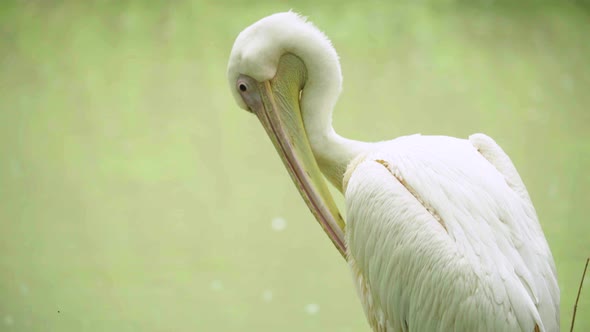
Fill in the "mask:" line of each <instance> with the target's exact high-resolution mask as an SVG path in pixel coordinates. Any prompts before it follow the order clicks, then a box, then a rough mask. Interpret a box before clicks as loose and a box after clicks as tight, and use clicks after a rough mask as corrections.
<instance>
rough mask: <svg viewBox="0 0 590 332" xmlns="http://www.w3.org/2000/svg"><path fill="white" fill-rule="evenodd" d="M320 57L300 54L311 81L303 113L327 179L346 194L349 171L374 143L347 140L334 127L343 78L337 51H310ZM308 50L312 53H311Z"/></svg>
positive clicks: (307, 131)
mask: <svg viewBox="0 0 590 332" xmlns="http://www.w3.org/2000/svg"><path fill="white" fill-rule="evenodd" d="M309 49H315V50H316V51H318V54H305V53H306V52H304V53H303V54H297V55H298V56H299V57H300V58H301V59H302V60H303V62H304V63H305V65H306V67H307V81H306V83H305V87H304V89H303V91H302V93H301V101H300V103H301V112H302V117H303V123H304V125H305V131H306V133H307V137H308V139H309V142H310V145H311V148H312V151H313V153H314V156H315V158H316V160H317V162H318V165H319V166H320V169H321V170H322V172H323V173H324V175H325V176H326V178H327V179H328V180H329V181H330V182H331V183H332V184H333V185H334V186H335V187H336V188H338V190H340V191H342V190H343V189H342V178H343V176H344V172H345V171H346V167H347V166H348V164H349V163H350V162H351V161H352V159H354V158H355V157H356V156H357V155H359V154H360V153H362V152H363V151H366V150H367V149H368V148H369V147H370V143H364V142H359V141H354V140H350V139H346V138H344V137H342V136H340V135H338V134H337V133H336V132H335V131H334V128H333V127H332V111H333V109H334V107H335V105H336V102H337V100H338V97H339V95H340V91H341V83H342V74H341V71H340V63H339V61H338V56H337V55H336V52H335V51H334V49H333V48H332V47H331V45H329V48H320V47H318V48H313V47H311V48H309ZM309 49H308V50H309Z"/></svg>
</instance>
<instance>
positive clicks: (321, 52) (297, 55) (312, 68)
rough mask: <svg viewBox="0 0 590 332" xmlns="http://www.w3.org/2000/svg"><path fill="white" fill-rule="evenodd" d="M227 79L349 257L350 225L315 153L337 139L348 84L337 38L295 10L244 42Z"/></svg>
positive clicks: (244, 36)
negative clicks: (337, 111)
mask: <svg viewBox="0 0 590 332" xmlns="http://www.w3.org/2000/svg"><path fill="white" fill-rule="evenodd" d="M227 76H228V79H229V84H230V90H231V92H232V94H233V96H234V98H235V100H236V102H237V104H238V106H240V107H241V108H242V109H244V110H247V111H249V112H252V113H254V114H255V115H256V116H257V117H258V119H259V120H260V122H261V123H262V126H263V127H264V128H265V130H266V132H267V134H268V136H269V137H270V139H271V140H272V142H273V144H274V146H275V148H276V150H277V152H278V153H279V155H280V156H281V159H282V160H283V162H284V164H285V167H286V168H287V170H288V171H289V173H290V175H291V178H292V180H293V182H295V184H296V186H297V188H298V190H299V192H300V194H301V196H302V197H303V199H304V200H305V202H306V203H307V205H308V207H309V208H310V210H311V211H312V213H313V214H314V216H315V217H316V219H317V220H318V221H319V223H320V225H321V226H322V228H323V229H324V231H325V232H326V234H327V235H328V236H329V237H330V239H331V240H332V242H333V243H334V245H335V246H336V248H337V249H338V250H339V251H340V253H341V254H342V255H343V256H344V255H345V244H344V221H343V219H342V217H341V215H340V213H339V211H338V208H337V207H336V204H335V203H334V201H333V198H332V196H331V195H330V192H329V190H328V188H327V185H326V182H325V181H324V179H323V176H322V171H321V170H320V166H319V165H318V160H317V159H316V156H315V155H314V152H315V154H316V155H318V156H323V154H322V149H323V148H324V149H325V143H326V138H327V137H329V136H330V135H332V134H333V129H332V127H331V120H332V119H331V116H332V109H333V107H334V104H335V103H336V100H337V98H338V95H339V93H340V90H341V83H342V76H341V72H340V64H339V62H338V56H337V54H336V51H335V50H334V48H333V47H332V45H331V43H330V41H329V40H328V39H327V38H326V36H325V35H324V34H323V33H322V32H321V31H319V30H318V29H317V28H316V27H315V26H313V25H312V24H311V23H308V22H306V21H305V19H303V18H302V17H301V16H299V15H297V14H295V13H293V12H286V13H278V14H274V15H271V16H268V17H265V18H263V19H261V20H260V21H258V22H256V23H254V24H252V25H251V26H249V27H248V28H246V29H245V30H244V31H242V32H241V33H240V34H239V36H238V37H237V39H236V41H235V43H234V46H233V48H232V51H231V55H230V59H229V65H228V72H227ZM310 141H311V142H310ZM323 145H324V146H323ZM340 168H342V167H340ZM332 173H334V172H332ZM338 173H342V171H338ZM335 178H338V177H337V176H336V177H335ZM338 181H340V182H341V174H340V179H337V180H335V182H338Z"/></svg>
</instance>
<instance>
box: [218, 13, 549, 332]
mask: <svg viewBox="0 0 590 332" xmlns="http://www.w3.org/2000/svg"><path fill="white" fill-rule="evenodd" d="M228 79H229V84H230V88H231V92H232V94H233V96H234V98H235V100H236V102H237V104H238V105H239V106H240V107H241V108H243V109H245V110H248V111H249V112H252V113H254V114H256V116H257V117H258V119H259V120H260V121H261V123H262V125H263V127H264V128H265V129H266V131H267V133H268V135H269V137H270V138H271V141H272V142H273V144H274V145H275V148H276V149H277V151H278V153H279V155H280V156H281V159H282V160H283V162H284V164H285V166H286V168H287V170H288V171H289V173H290V175H291V177H292V179H293V181H294V182H295V184H296V185H297V188H298V189H299V191H300V193H301V196H302V197H303V199H304V200H305V202H306V203H307V205H308V206H309V208H310V210H311V211H312V213H313V214H314V216H315V217H316V219H317V220H318V222H319V223H320V225H321V226H322V228H323V229H324V231H325V232H326V234H327V235H328V237H329V238H330V239H331V240H332V242H333V243H334V245H335V247H336V248H337V249H338V251H339V252H340V253H341V255H342V256H343V257H344V258H345V259H346V260H347V262H348V264H349V266H350V270H351V273H352V276H353V281H354V284H355V286H356V289H357V292H358V294H359V297H360V299H361V302H362V305H363V308H364V311H365V314H366V317H367V319H368V322H369V325H370V326H371V327H372V328H373V330H374V331H527V332H528V331H530V332H533V331H558V330H559V287H558V284H557V274H556V270H555V263H554V261H553V257H552V255H551V251H550V249H549V246H548V244H547V241H546V240H545V237H544V234H543V231H542V229H541V226H540V224H539V222H538V219H537V215H536V212H535V209H534V206H533V204H532V202H531V199H530V197H529V194H528V192H527V189H526V187H525V185H524V183H523V182H522V180H521V178H520V176H519V174H518V172H517V171H516V168H515V167H514V165H513V164H512V162H511V160H510V158H509V157H508V155H507V154H506V153H505V152H504V151H503V150H502V148H500V146H498V145H497V144H496V143H495V141H494V140H493V139H492V138H490V137H488V136H486V135H484V134H474V135H472V136H470V137H469V138H468V139H459V138H453V137H448V136H426V135H418V134H417V135H411V136H404V137H399V138H396V139H393V140H390V141H383V142H375V143H365V142H359V141H354V140H350V139H346V138H343V137H341V136H339V135H338V134H336V132H335V131H334V129H333V127H332V110H333V109H334V106H335V104H336V101H337V99H338V96H339V94H340V91H341V86H342V74H341V69H340V63H339V60H338V55H337V53H336V51H335V49H334V47H333V46H332V44H331V42H330V41H329V40H328V38H327V37H326V36H325V35H324V34H323V33H322V32H321V31H320V30H318V29H317V28H316V27H315V26H314V25H312V24H311V23H309V22H307V21H306V20H305V19H304V18H302V17H301V16H299V15H298V14H296V13H293V12H285V13H277V14H274V15H271V16H268V17H265V18H263V19H261V20H259V21H258V22H256V23H254V24H252V25H251V26H249V27H248V28H246V29H245V30H244V31H242V32H241V33H240V34H239V36H238V37H237V39H236V41H235V43H234V46H233V49H232V51H231V55H230V59H229V64H228ZM322 173H323V175H324V176H325V178H327V179H328V181H330V182H331V183H332V184H333V185H334V186H335V187H336V188H338V190H339V191H340V192H341V193H342V194H343V195H344V197H345V202H346V209H347V222H346V223H345V222H344V220H343V217H342V216H341V214H340V212H339V211H338V208H337V207H336V205H335V204H334V201H333V198H332V197H331V195H330V192H329V191H328V188H327V186H326V183H325V181H324V178H323V176H322Z"/></svg>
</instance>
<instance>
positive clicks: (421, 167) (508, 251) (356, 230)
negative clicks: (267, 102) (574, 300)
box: [345, 135, 559, 331]
mask: <svg viewBox="0 0 590 332" xmlns="http://www.w3.org/2000/svg"><path fill="white" fill-rule="evenodd" d="M484 150H485V149H484ZM481 151H482V150H481V149H480V152H478V150H477V149H476V148H475V147H474V146H473V145H471V143H470V142H469V141H467V140H460V139H454V138H450V137H436V136H418V135H414V136H408V137H403V138H399V139H396V140H394V141H389V142H384V143H381V146H380V148H379V149H376V150H375V152H373V153H371V154H369V155H367V156H364V157H362V158H363V160H362V161H358V160H357V161H355V162H354V163H352V164H351V165H353V166H354V169H352V170H349V171H348V172H347V173H348V174H349V176H350V178H349V179H348V180H347V187H346V192H345V196H346V205H347V210H348V225H347V241H348V248H349V258H350V259H349V261H350V262H351V268H352V271H353V275H354V277H355V278H356V284H357V289H358V291H359V295H360V297H361V299H363V303H364V307H365V312H366V313H367V316H368V317H369V322H370V323H371V325H372V326H373V328H374V329H375V330H376V331H405V330H407V328H406V326H408V327H409V329H410V330H416V331H449V330H457V331H470V330H482V327H484V330H488V331H521V330H522V331H533V330H534V328H535V326H536V325H538V326H539V327H540V330H541V331H557V330H558V329H559V316H558V305H559V298H558V296H557V298H556V297H555V294H556V293H557V294H558V292H559V291H558V288H557V283H556V278H555V274H554V263H553V258H552V257H551V253H550V251H549V247H548V245H547V243H546V241H545V239H544V237H543V234H542V231H541V228H540V226H539V224H538V221H537V219H536V214H535V212H534V208H533V207H532V204H531V203H530V198H528V193H527V192H526V188H525V187H524V184H522V181H521V180H520V177H518V173H516V170H515V169H514V167H513V166H512V169H510V168H509V166H510V165H512V164H511V163H510V165H508V164H507V163H506V162H505V161H504V163H503V164H501V166H495V165H493V164H492V163H490V161H488V160H487V159H486V158H485V157H484V156H483V155H482V153H481ZM485 151H486V153H488V151H489V150H485ZM508 161H509V159H508ZM500 169H502V170H503V171H504V173H502V171H501V170H500ZM506 174H509V175H508V176H507V175H506ZM515 175H516V177H515ZM517 177H518V178H517ZM517 180H519V181H520V182H519V181H517ZM433 211H434V212H435V213H434V214H433ZM437 216H438V218H437ZM437 219H439V220H437ZM443 225H444V227H443ZM445 227H446V229H445ZM539 276H542V277H539Z"/></svg>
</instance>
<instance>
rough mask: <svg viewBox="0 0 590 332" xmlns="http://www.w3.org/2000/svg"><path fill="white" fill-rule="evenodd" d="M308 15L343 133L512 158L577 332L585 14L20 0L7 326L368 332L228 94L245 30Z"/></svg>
mask: <svg viewBox="0 0 590 332" xmlns="http://www.w3.org/2000/svg"><path fill="white" fill-rule="evenodd" d="M291 8H292V9H294V10H296V11H299V12H301V13H303V14H305V15H307V16H309V17H310V19H311V20H312V21H313V22H315V23H316V24H317V25H318V26H319V27H321V29H322V30H324V31H325V32H326V33H327V35H328V36H330V38H331V39H332V41H333V43H334V45H335V47H336V49H337V50H338V52H339V54H340V56H341V59H342V67H343V73H344V78H345V81H344V92H343V95H342V97H341V100H340V102H339V104H338V107H337V110H336V112H335V119H334V124H335V127H336V129H337V130H338V131H339V132H340V134H342V135H344V136H347V137H351V138H355V139H360V140H365V141H375V140H384V139H390V138H394V137H396V136H401V135H406V134H412V133H416V132H420V133H423V134H445V135H452V136H458V137H467V136H468V135H470V134H472V133H475V132H485V133H487V134H489V135H491V136H492V137H494V138H495V139H496V140H497V142H498V143H499V144H500V145H501V146H502V147H503V148H504V149H505V150H506V151H507V152H508V153H509V155H510V156H511V157H512V159H513V161H514V163H515V164H516V166H517V168H518V169H519V171H520V174H521V176H522V177H523V179H524V181H525V183H526V184H527V185H528V188H529V191H530V194H531V196H532V199H533V201H534V202H535V204H536V207H537V211H538V214H539V217H540V221H541V224H542V226H543V229H544V231H545V234H546V237H547V240H548V241H549V244H550V246H551V248H552V251H553V254H554V256H555V260H556V263H557V269H558V272H559V282H560V286H561V290H562V322H563V323H562V326H563V327H564V329H565V328H566V327H567V328H569V322H570V319H571V313H572V307H573V303H574V298H575V293H576V291H577V288H578V284H579V281H580V277H581V272H582V268H583V262H584V260H585V257H587V256H589V255H590V220H588V213H587V210H586V209H587V207H588V204H589V203H590V194H589V193H590V189H589V187H590V175H589V172H588V170H589V169H590V158H589V156H590V93H589V92H590V90H589V88H590V66H589V64H590V10H589V8H590V6H588V4H587V3H586V4H584V3H580V2H572V1H554V2H543V1H500V2H498V1H492V0H488V1H483V2H482V1H451V0H449V1H434V0H433V1H426V0H425V1H419V2H418V1H410V0H403V1H395V2H394V1H389V2H385V1H383V2H381V1H374V0H366V1H362V2H356V1H326V2H321V1H311V0H309V1H200V0H192V1H191V0H176V1H143V0H120V1H115V0H113V1H74V0H70V1H49V0H46V1H41V0H38V1H32V0H29V1H24V0H23V1H12V0H4V1H2V2H1V3H0V331H369V327H368V325H367V323H366V322H365V318H364V315H363V313H362V309H361V306H360V304H359V300H358V299H357V297H356V294H355V291H354V288H353V283H352V281H351V278H350V275H349V272H348V268H347V266H346V264H345V263H344V262H343V261H342V259H341V258H340V257H339V256H338V253H337V252H336V250H334V248H333V247H332V245H331V243H330V242H329V240H328V239H327V238H326V237H325V235H324V234H323V232H322V231H321V229H320V228H319V226H318V225H317V224H316V222H315V220H314V219H313V217H312V215H311V214H310V213H309V211H308V210H307V207H306V206H305V204H304V203H303V201H302V199H301V198H300V197H299V194H298V192H297V190H296V189H295V187H294V185H293V184H292V183H291V181H290V178H289V176H288V174H287V172H286V170H285V169H284V168H283V165H282V164H281V161H280V159H279V158H278V156H277V155H276V153H275V151H274V148H273V146H272V144H271V143H270V141H269V139H268V138H267V137H266V135H265V133H264V131H263V130H262V128H261V126H260V124H259V123H258V121H257V120H256V119H255V117H253V116H251V115H250V114H247V113H246V112H244V111H242V110H240V109H239V108H237V107H236V105H235V104H234V102H233V100H232V97H231V95H230V93H229V88H228V84H227V82H226V78H225V69H226V62H227V59H228V56H229V52H230V49H231V46H232V44H233V41H234V39H235V37H236V36H237V34H238V33H239V32H240V31H241V30H242V29H243V28H245V27H246V26H248V25H249V24H251V23H253V22H254V21H256V20H258V19H259V18H261V17H263V16H266V15H268V14H271V13H273V12H277V11H285V10H288V9H291ZM338 202H339V204H340V205H341V204H342V200H341V199H339V200H338ZM587 279H588V278H587ZM588 281H589V280H586V282H587V283H588ZM588 286H590V283H588V284H587V287H586V289H585V293H582V298H581V301H580V304H579V309H578V310H579V311H578V318H577V323H576V327H577V329H576V330H577V331H590V288H589V287H588Z"/></svg>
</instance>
